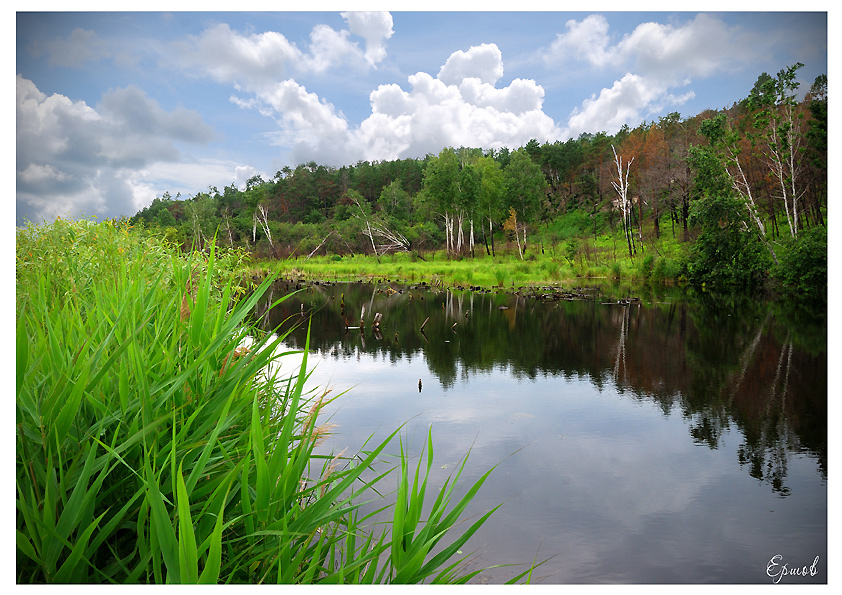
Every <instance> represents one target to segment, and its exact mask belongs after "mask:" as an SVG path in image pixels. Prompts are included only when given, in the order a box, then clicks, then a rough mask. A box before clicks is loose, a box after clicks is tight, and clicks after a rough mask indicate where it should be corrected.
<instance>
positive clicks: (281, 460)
mask: <svg viewBox="0 0 842 595" xmlns="http://www.w3.org/2000/svg"><path fill="white" fill-rule="evenodd" d="M16 253H17V266H16V319H17V325H16V366H17V368H16V408H15V409H16V438H15V439H16V469H15V474H16V544H17V556H16V557H17V563H16V580H17V582H18V583H155V584H164V583H273V582H282V583H315V582H323V583H419V582H462V581H466V580H468V579H469V578H471V577H472V576H473V575H474V574H475V572H471V573H466V572H463V571H462V570H461V568H462V567H461V565H460V562H461V560H460V559H459V558H458V557H456V556H457V552H458V551H459V548H460V547H462V546H463V544H464V543H465V542H466V540H467V539H468V538H469V537H470V535H471V534H472V533H473V532H474V531H475V530H476V529H477V528H478V527H479V525H481V524H482V523H483V522H484V520H485V519H486V518H487V517H488V515H490V514H491V512H488V513H486V514H485V515H482V516H481V517H480V518H479V519H478V520H476V521H475V522H474V523H473V524H471V525H470V526H469V527H468V528H467V529H466V530H465V531H464V532H463V533H458V534H456V535H448V531H450V530H451V529H452V528H453V526H454V525H455V524H456V522H457V521H458V520H459V517H460V515H461V514H462V512H463V511H464V509H465V507H466V506H467V504H468V502H469V501H470V500H471V498H472V496H473V495H474V494H475V493H476V490H477V489H479V487H480V486H481V485H482V483H483V482H484V481H485V478H486V477H487V475H488V474H486V475H484V476H482V478H481V479H480V480H479V481H478V482H477V483H476V484H475V485H474V486H473V487H471V488H470V489H469V490H468V491H467V494H466V495H465V496H464V497H463V498H462V499H458V500H457V499H455V498H454V496H453V489H454V482H455V481H456V479H458V473H457V474H456V477H455V478H454V479H453V482H448V483H447V484H446V485H445V487H444V488H442V490H441V492H439V493H438V494H434V496H435V501H434V502H432V503H431V502H430V501H429V498H428V499H426V500H425V496H429V495H427V494H425V492H426V482H427V480H426V477H427V473H428V472H429V469H430V466H431V464H432V448H433V445H432V440H429V441H428V445H427V452H426V458H425V457H421V458H419V462H418V466H417V468H415V469H411V468H410V464H409V458H410V457H409V454H408V453H405V452H403V449H401V455H402V456H401V458H400V459H399V463H398V465H397V477H394V476H393V475H391V473H390V472H391V469H390V468H384V467H383V464H382V463H381V462H380V460H379V459H380V458H381V455H382V454H383V453H384V450H385V449H386V447H387V445H388V444H389V442H390V441H391V440H393V439H395V437H396V436H397V434H398V430H395V432H394V433H393V434H392V435H391V436H390V437H389V439H388V440H386V441H385V442H383V443H381V444H377V445H368V446H367V447H366V450H365V451H360V452H359V453H357V454H356V455H349V456H344V457H331V456H320V455H317V454H316V452H317V451H316V450H315V447H316V445H317V444H318V442H319V439H320V437H322V436H323V435H324V433H325V432H327V431H328V428H327V427H326V426H324V425H320V423H319V418H318V415H319V411H320V409H321V408H322V407H323V406H324V404H325V396H324V395H321V394H318V393H310V392H308V390H307V385H306V378H307V374H306V362H307V359H306V351H305V354H304V358H303V363H302V365H301V367H300V368H299V369H298V370H297V371H296V372H295V373H294V374H292V375H291V376H290V377H281V376H279V375H277V374H271V375H270V374H267V373H266V370H268V369H270V368H271V367H270V364H272V363H273V362H275V361H276V360H277V359H278V358H279V357H282V354H281V352H280V351H279V346H280V344H281V342H282V341H283V339H284V337H283V336H275V335H271V334H266V333H261V332H259V331H258V330H257V328H256V327H255V326H252V324H251V323H250V322H249V320H250V315H251V313H252V312H253V310H254V305H255V304H256V303H257V301H258V300H259V299H260V298H261V296H262V294H263V292H264V291H265V289H266V288H267V286H268V284H269V283H270V282H271V280H272V279H271V277H269V278H267V279H266V280H265V281H263V283H262V284H261V285H260V287H258V288H257V291H255V292H254V293H251V294H249V296H248V298H245V297H244V298H242V299H240V300H237V299H235V298H236V297H237V295H238V294H239V293H240V291H239V284H238V281H237V271H239V270H241V269H242V266H243V262H242V254H240V253H237V252H227V253H224V254H216V253H215V252H214V251H211V252H210V253H209V254H202V253H191V254H186V255H185V254H182V253H181V252H180V251H178V250H177V249H175V248H174V247H172V246H170V245H168V244H167V243H166V242H165V241H163V240H161V239H159V238H156V237H153V236H149V235H147V234H143V233H140V232H137V231H135V230H131V229H129V228H128V227H126V226H121V225H116V224H114V223H111V222H103V223H97V224H93V223H89V222H83V221H81V222H70V221H62V220H58V221H56V222H55V223H53V224H50V225H42V226H29V227H27V228H24V229H20V230H18V232H17V243H16ZM244 345H248V348H246V347H244ZM460 472H461V471H460ZM395 490H396V491H397V502H396V504H394V505H392V507H391V508H388V507H384V508H386V510H385V511H384V512H383V514H385V515H386V518H387V519H388V522H387V523H386V524H385V526H383V525H381V526H380V528H375V526H373V525H372V522H371V521H372V519H371V518H368V517H365V516H361V513H360V510H359V503H360V502H361V501H362V500H363V499H369V500H370V499H375V500H376V499H377V498H379V497H380V496H379V494H382V493H386V492H390V491H395ZM422 507H423V509H424V514H425V515H426V518H422ZM393 537H394V538H393ZM434 547H435V548H436V549H435V550H433V548H434ZM520 578H521V577H515V579H513V580H519V579H520Z"/></svg>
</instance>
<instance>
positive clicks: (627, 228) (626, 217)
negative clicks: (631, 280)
mask: <svg viewBox="0 0 842 595" xmlns="http://www.w3.org/2000/svg"><path fill="white" fill-rule="evenodd" d="M611 150H612V151H613V152H614V165H615V166H616V167H617V179H616V180H611V185H612V186H613V187H614V190H616V191H617V195H618V196H619V202H618V206H619V208H620V213H621V215H622V219H623V231H624V232H625V234H626V242H627V243H628V245H629V256H634V254H633V251H632V239H631V201H630V200H629V172H630V171H631V164H632V163H633V162H634V157H632V158H631V159H629V160H628V161H627V162H626V165H625V170H624V169H623V157H622V155H617V150H616V149H615V148H614V145H611Z"/></svg>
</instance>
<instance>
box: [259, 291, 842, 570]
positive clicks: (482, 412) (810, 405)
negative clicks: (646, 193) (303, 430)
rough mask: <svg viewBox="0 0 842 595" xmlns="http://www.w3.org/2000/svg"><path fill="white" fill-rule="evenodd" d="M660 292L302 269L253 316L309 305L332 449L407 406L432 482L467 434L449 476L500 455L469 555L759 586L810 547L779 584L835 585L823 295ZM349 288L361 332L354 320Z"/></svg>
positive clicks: (478, 468) (388, 427)
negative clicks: (328, 392)
mask: <svg viewBox="0 0 842 595" xmlns="http://www.w3.org/2000/svg"><path fill="white" fill-rule="evenodd" d="M297 287H301V286H300V285H296V284H295V283H279V284H277V285H276V287H275V288H274V289H273V296H272V297H273V298H275V299H277V297H279V296H280V295H284V294H286V293H288V292H289V291H292V290H294V289H296V288H297ZM650 291H651V290H650ZM659 291H660V292H661V293H658V292H659ZM664 291H665V290H655V293H647V294H646V295H639V294H638V295H635V294H629V293H628V290H623V291H621V290H619V289H617V290H616V292H615V293H612V290H611V289H610V288H609V289H605V288H603V289H601V290H600V291H599V292H598V294H594V293H588V294H587V295H589V296H591V297H589V298H588V299H566V298H567V297H569V296H565V295H559V294H558V293H556V294H555V295H551V294H549V293H546V294H544V295H540V292H539V295H537V296H534V295H533V296H529V297H527V296H519V295H512V294H510V293H509V294H507V293H500V294H497V293H482V292H470V291H453V290H445V289H439V290H434V289H430V288H424V287H413V288H409V287H402V286H398V285H394V284H391V285H390V284H387V283H365V284H339V285H330V284H313V285H308V286H305V287H304V288H303V289H302V290H301V291H300V292H299V293H297V294H296V295H295V296H294V297H293V298H291V299H289V300H287V301H285V302H284V303H283V304H281V305H280V306H277V307H276V308H275V309H273V310H272V311H270V312H269V313H268V314H267V316H266V323H267V324H268V325H271V327H272V328H274V327H276V326H278V325H281V326H282V327H283V326H284V325H287V326H288V325H290V324H291V323H292V322H300V321H301V320H310V321H311V324H312V327H311V328H312V331H311V339H310V341H311V343H310V347H311V349H310V353H311V355H310V363H311V364H312V365H314V366H315V367H314V371H313V377H312V379H311V386H320V387H325V388H331V389H332V391H333V393H332V394H337V393H341V392H343V391H348V392H347V393H346V394H344V395H342V396H341V397H339V398H338V399H337V400H336V401H334V402H333V403H332V404H331V405H330V406H329V407H328V408H327V409H326V413H325V416H326V417H330V421H331V422H333V423H335V424H337V425H338V427H337V428H336V430H335V431H336V433H335V434H334V435H333V436H332V437H331V439H330V440H329V442H328V443H327V444H325V446H324V447H325V448H326V449H328V450H331V451H335V452H338V451H340V450H342V449H344V448H347V449H348V452H356V451H357V450H359V449H360V448H361V447H362V445H363V443H364V442H365V440H366V439H368V438H369V437H370V436H372V435H373V436H374V437H375V439H376V438H381V439H382V438H385V437H386V436H387V435H388V434H389V433H391V432H392V431H393V430H394V429H396V428H397V427H398V426H400V425H401V424H405V425H404V428H403V431H402V434H401V435H402V437H403V440H404V444H405V445H407V446H408V448H409V449H410V452H412V453H414V454H415V455H416V456H417V455H418V454H420V453H421V449H422V448H423V446H424V444H425V440H426V437H427V432H428V429H429V428H430V427H432V433H433V441H434V446H435V464H434V470H435V473H434V475H433V477H432V478H431V481H435V482H436V485H441V484H442V483H443V482H444V481H445V480H446V479H447V477H448V476H449V475H450V474H451V473H452V472H454V471H455V470H456V469H458V465H459V463H460V461H461V459H462V458H463V457H464V456H465V454H466V453H468V451H470V456H469V458H468V464H467V468H466V470H465V472H464V474H463V477H462V478H461V479H460V484H461V486H462V488H463V490H466V489H467V488H468V487H469V485H470V484H472V483H473V482H474V481H476V480H477V479H479V477H480V476H481V475H482V474H483V473H484V472H485V471H487V470H488V469H489V468H491V467H492V466H495V465H496V468H495V470H494V471H493V472H492V474H491V476H490V478H489V479H488V481H487V482H486V484H485V485H484V486H483V488H482V489H481V490H480V492H479V495H478V496H477V497H476V498H475V500H474V501H473V503H472V504H471V506H470V508H469V514H472V515H476V514H482V513H484V512H486V511H487V510H489V509H491V508H493V507H494V506H497V505H498V504H500V503H502V504H503V505H502V507H501V508H500V509H499V510H497V511H496V512H495V513H494V514H493V515H492V516H491V518H490V519H489V521H488V522H487V523H486V525H485V526H484V527H483V528H482V529H481V530H480V531H479V532H478V533H477V534H476V535H475V536H474V537H472V539H471V541H469V542H468V545H467V547H466V548H463V550H464V552H465V553H466V554H468V553H474V555H473V557H472V558H471V562H470V563H469V566H468V568H471V569H473V568H476V567H487V566H490V565H494V564H501V563H509V562H514V563H519V564H528V563H529V562H531V561H532V560H533V559H536V558H537V559H538V560H543V559H547V558H549V560H548V561H547V562H546V563H544V564H543V565H542V566H541V567H540V568H539V569H538V570H537V571H536V575H535V576H534V577H533V582H538V583H761V584H768V583H772V581H773V578H772V577H770V576H769V573H770V572H771V573H772V574H774V573H775V572H777V571H779V570H780V568H781V565H783V564H787V565H788V568H794V567H803V566H805V565H806V566H808V567H809V566H811V565H812V564H813V563H814V560H815V559H816V557H817V556H818V562H817V563H816V564H815V566H814V568H815V572H816V574H815V575H814V576H806V577H802V576H784V577H781V579H780V581H781V582H782V583H788V584H804V583H825V582H827V567H828V560H827V347H826V346H827V331H826V328H827V327H826V321H825V320H826V319H825V318H824V313H822V316H820V317H811V316H807V315H805V314H804V313H803V312H801V313H799V311H797V310H794V309H789V308H787V306H786V305H785V304H781V303H774V302H765V301H763V300H758V299H749V298H745V299H743V298H733V297H730V298H716V297H713V296H708V295H693V296H689V295H686V294H685V293H683V292H680V291H674V292H672V294H665V293H664ZM627 297H639V298H641V299H640V300H639V301H638V300H634V299H632V300H629V301H628V303H625V302H624V303H617V302H618V300H619V299H621V298H627ZM267 303H268V302H267ZM363 305H365V307H366V315H365V320H366V326H365V328H364V329H359V328H351V329H346V328H345V327H346V324H347V325H348V326H351V327H356V326H358V325H359V322H360V314H361V310H362V307H363ZM264 307H265V306H264ZM302 311H303V312H304V314H303V315H302ZM374 313H380V314H381V315H382V323H381V329H380V332H379V333H377V332H375V330H374V329H373V328H372V317H373V315H374ZM425 320H427V322H426V324H424V323H425ZM422 325H424V329H423V331H422V330H421V327H422ZM305 336H306V331H305V330H304V329H303V328H302V329H300V330H297V331H294V332H293V333H292V334H291V335H290V337H289V345H290V346H291V347H302V346H303V345H304V339H305ZM288 360H289V361H288V362H287V363H284V364H283V365H285V366H286V365H289V366H291V367H294V361H293V360H294V358H288ZM419 381H420V389H419ZM398 448H399V445H398V443H397V441H396V442H395V444H394V449H393V450H394V451H395V452H397V450H398ZM774 556H780V558H776V561H777V562H778V564H779V565H778V566H773V567H772V568H771V569H770V570H767V567H768V566H769V564H770V561H772V559H773V557H774ZM523 569H524V566H516V567H514V568H512V567H509V568H499V569H492V570H490V571H487V572H484V573H482V574H481V575H480V576H479V577H478V578H477V579H475V580H474V581H473V582H491V583H502V582H505V581H506V580H508V579H509V578H511V577H512V576H514V575H515V574H517V573H518V572H520V571H521V570H523Z"/></svg>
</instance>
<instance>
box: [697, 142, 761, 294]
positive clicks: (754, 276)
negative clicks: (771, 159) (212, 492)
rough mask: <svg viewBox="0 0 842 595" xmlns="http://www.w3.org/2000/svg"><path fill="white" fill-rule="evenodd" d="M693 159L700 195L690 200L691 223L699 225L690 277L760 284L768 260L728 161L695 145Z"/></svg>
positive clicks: (732, 283)
mask: <svg viewBox="0 0 842 595" xmlns="http://www.w3.org/2000/svg"><path fill="white" fill-rule="evenodd" d="M689 160H690V162H691V164H692V167H693V171H694V172H695V177H694V188H695V190H696V193H697V195H698V196H697V198H696V199H695V200H693V201H692V202H691V206H690V223H691V224H693V225H697V226H698V227H699V229H700V233H699V235H698V237H697V238H696V241H695V242H694V244H693V247H692V249H691V254H690V260H689V262H688V267H687V268H688V271H689V273H690V276H691V278H692V279H693V281H694V282H696V283H710V284H713V285H719V286H723V285H725V286H741V287H752V286H755V285H757V284H759V283H760V282H761V281H762V280H763V279H764V277H765V275H766V273H767V271H768V269H769V265H770V260H769V257H768V256H767V255H766V252H765V251H763V245H762V243H761V241H760V239H759V237H758V235H757V228H756V226H755V225H753V223H752V221H751V219H750V215H749V212H748V211H747V210H746V209H745V203H744V201H743V200H742V199H741V198H739V197H738V196H735V194H734V191H733V186H732V184H731V179H730V177H729V176H728V172H727V171H726V168H725V165H724V163H723V162H722V160H721V159H720V158H719V155H718V154H717V153H716V151H715V150H714V149H713V148H711V147H691V149H690V156H689Z"/></svg>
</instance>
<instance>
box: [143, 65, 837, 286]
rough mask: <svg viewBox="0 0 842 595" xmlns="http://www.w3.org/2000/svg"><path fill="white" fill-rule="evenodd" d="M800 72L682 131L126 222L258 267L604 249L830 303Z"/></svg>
mask: <svg viewBox="0 0 842 595" xmlns="http://www.w3.org/2000/svg"><path fill="white" fill-rule="evenodd" d="M801 67H803V64H800V63H798V64H795V65H793V66H788V67H785V68H783V69H781V70H780V71H779V72H778V73H777V74H776V75H775V76H771V75H769V74H767V73H765V72H764V73H762V74H761V75H760V76H759V77H758V79H757V81H756V83H755V85H754V86H753V88H752V89H751V90H750V92H749V93H748V96H747V97H745V98H744V99H742V100H739V101H736V102H735V103H734V104H733V105H732V106H731V107H729V108H724V109H721V110H707V111H705V112H702V113H700V114H697V115H695V116H692V117H688V118H683V117H682V116H681V115H680V114H679V113H677V112H674V113H671V114H669V115H667V116H665V117H661V118H659V119H658V121H652V122H644V123H642V124H640V125H639V126H637V127H635V128H633V129H631V128H629V126H624V127H623V128H621V129H620V130H619V131H618V132H617V133H616V134H614V135H609V134H606V133H605V132H595V133H592V134H591V133H587V134H582V135H580V136H579V137H578V138H575V139H572V138H571V139H569V140H567V141H566V142H562V141H556V142H553V143H549V142H545V143H544V144H540V143H539V142H538V141H537V140H535V139H533V140H531V141H529V142H528V143H526V145H525V146H523V147H519V148H516V149H509V148H506V147H503V148H500V149H480V148H470V147H458V148H454V147H445V148H442V150H441V151H440V152H439V153H438V155H433V154H428V155H426V156H424V157H423V158H416V159H409V158H408V159H397V160H391V161H377V162H367V161H360V162H358V163H356V164H355V165H349V166H343V167H340V168H333V167H328V166H325V165H320V164H318V163H316V162H314V161H311V162H309V163H303V164H299V165H298V166H297V167H295V168H294V169H292V168H290V167H288V166H287V167H284V168H283V169H282V170H280V171H278V172H277V173H276V174H275V176H274V177H273V178H272V179H270V180H264V179H262V177H260V176H254V177H252V178H251V179H249V180H248V182H247V183H246V184H245V187H244V188H242V189H240V188H237V187H236V185H234V184H233V183H232V184H231V185H230V186H226V187H225V188H223V189H222V190H221V191H220V190H219V189H218V188H216V187H213V186H211V187H209V188H208V189H207V190H206V191H202V192H198V193H196V194H195V195H194V196H192V197H190V198H187V199H181V197H180V196H175V197H173V196H171V195H170V194H169V193H164V195H163V196H162V197H160V198H156V199H155V200H154V201H153V203H152V204H151V205H150V206H149V207H147V208H144V209H143V210H141V211H140V212H138V213H137V214H135V215H134V216H133V217H132V218H131V223H132V224H133V225H143V226H144V227H147V228H150V229H154V230H157V231H158V232H159V233H161V234H162V235H163V236H164V237H166V238H168V239H169V240H171V241H174V242H176V243H179V244H181V245H182V246H183V247H184V248H185V249H189V248H191V247H198V248H205V247H206V246H207V245H208V244H209V242H211V240H212V239H213V238H214V237H216V241H217V242H218V243H219V244H220V245H223V246H230V247H241V248H244V249H247V250H248V251H249V252H250V253H251V254H252V255H253V256H255V257H256V258H259V259H268V260H271V259H283V260H287V259H298V258H310V257H312V256H314V255H332V256H334V257H337V256H338V257H342V256H346V255H359V254H370V255H373V256H377V257H379V256H382V255H384V254H387V253H392V252H410V253H411V254H413V255H415V256H417V257H420V258H423V255H424V254H426V253H430V252H442V251H443V252H444V254H445V255H446V257H447V258H470V257H474V258H476V257H481V256H483V255H484V256H496V255H497V254H498V252H503V253H506V254H513V255H515V258H517V259H528V258H530V257H531V258H534V257H535V254H536V253H541V252H544V251H545V250H546V251H551V252H552V254H553V255H555V256H558V255H559V254H561V255H563V256H564V259H566V260H567V261H568V262H573V260H574V259H575V258H579V259H585V260H587V259H589V258H592V257H593V254H594V253H596V252H599V250H600V248H599V246H600V241H599V240H600V238H602V239H603V240H604V239H605V238H612V241H613V247H612V249H611V254H610V255H605V258H606V259H613V260H615V261H616V260H617V259H620V258H622V259H626V260H629V259H630V260H631V261H632V262H641V263H642V262H643V260H644V258H645V257H646V256H647V255H648V256H649V259H650V260H649V262H650V263H651V259H652V258H653V257H654V255H653V253H654V254H656V255H658V256H664V255H665V254H667V255H669V256H670V257H671V259H672V263H673V266H672V267H671V268H670V269H669V272H668V274H667V275H666V276H667V277H668V278H667V279H665V280H668V281H676V280H687V281H689V282H691V283H699V284H701V283H706V284H709V285H714V286H728V287H730V286H740V287H757V286H762V285H764V284H767V282H768V281H770V280H772V281H774V282H775V284H776V285H777V286H779V287H783V288H785V289H789V290H792V291H793V292H795V293H798V294H802V295H811V296H815V295H825V294H826V285H827V233H826V215H827V206H828V203H827V76H826V75H821V76H819V77H817V78H816V80H815V81H814V83H813V84H812V85H811V87H810V89H809V90H808V91H807V92H806V93H805V94H804V95H803V99H801V100H799V99H798V89H799V86H800V84H799V83H798V81H797V80H796V78H797V74H798V70H799V69H800V68H801ZM602 245H603V246H604V241H603V242H602ZM557 248H559V250H557ZM602 250H603V251H605V248H604V247H603V248H602ZM564 259H562V258H559V260H561V261H562V262H564Z"/></svg>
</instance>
